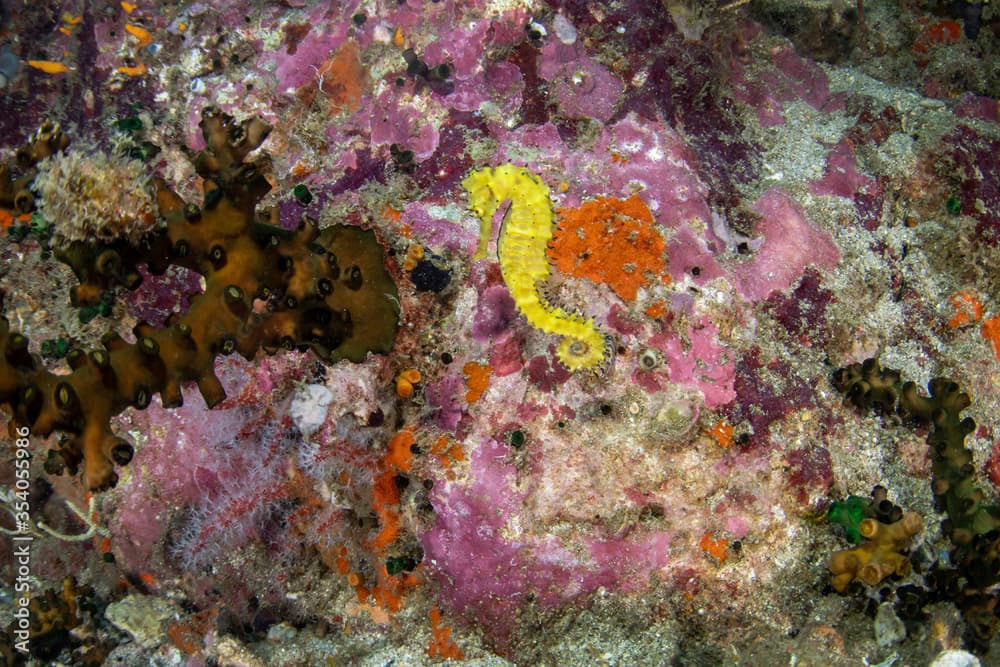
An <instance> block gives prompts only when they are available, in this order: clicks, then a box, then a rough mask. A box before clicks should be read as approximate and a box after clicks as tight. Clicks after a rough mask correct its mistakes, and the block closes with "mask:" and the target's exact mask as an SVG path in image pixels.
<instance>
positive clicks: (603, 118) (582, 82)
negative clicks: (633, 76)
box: [538, 41, 624, 123]
mask: <svg viewBox="0 0 1000 667" xmlns="http://www.w3.org/2000/svg"><path fill="white" fill-rule="evenodd" d="M538 73H539V75H540V76H541V77H542V78H543V79H545V80H546V81H548V82H549V83H550V84H551V85H552V87H553V90H554V94H555V98H556V100H557V101H558V103H559V113H560V114H561V115H562V116H564V117H566V118H593V119H594V120H598V121H600V122H602V123H605V122H607V121H608V120H610V119H611V116H612V114H613V113H614V111H615V108H616V107H617V105H618V101H619V99H620V98H621V94H622V91H623V90H624V85H623V84H622V82H621V81H620V80H619V79H618V78H617V77H616V76H615V75H614V74H612V73H611V72H609V71H608V69H607V68H606V67H604V66H603V65H601V64H599V63H597V62H594V61H593V60H592V59H590V58H588V57H586V56H582V55H579V51H578V49H577V48H574V47H571V46H565V45H562V44H559V43H558V42H556V41H551V42H549V43H548V44H546V45H545V47H544V48H543V49H542V60H541V62H540V63H539V66H538Z"/></svg>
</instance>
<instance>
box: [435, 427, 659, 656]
mask: <svg viewBox="0 0 1000 667" xmlns="http://www.w3.org/2000/svg"><path fill="white" fill-rule="evenodd" d="M510 455H511V450H510V447H509V446H508V445H505V444H503V443H500V442H498V441H496V440H493V439H490V440H487V441H486V442H484V443H482V444H481V445H480V446H479V447H477V448H476V449H475V452H474V453H473V455H472V460H471V461H470V475H471V481H469V482H468V483H466V484H449V485H447V487H445V488H443V489H441V490H438V489H435V491H434V493H433V494H432V496H431V502H432V503H433V504H434V506H435V509H436V512H437V519H436V522H435V525H434V527H433V528H432V529H431V530H430V531H428V532H427V533H425V534H424V535H423V537H422V540H421V544H422V546H423V548H424V553H425V560H426V562H427V563H428V566H429V570H430V573H431V576H432V577H434V578H435V579H438V580H440V581H442V582H443V583H445V582H446V585H445V586H444V587H443V593H444V597H445V599H446V601H447V602H448V604H449V606H450V607H451V608H452V609H454V610H455V611H456V612H458V613H459V614H460V615H461V616H463V617H464V618H467V619H469V620H471V619H477V622H479V623H485V625H486V626H488V627H489V628H490V632H491V637H492V640H493V641H494V642H495V643H496V645H497V646H498V648H500V649H501V650H503V649H505V648H506V645H507V643H508V642H509V641H510V638H511V635H512V633H514V631H515V627H516V625H517V623H518V614H517V613H516V612H517V611H518V610H519V609H521V608H522V607H523V605H525V604H526V603H528V602H529V600H534V601H535V602H536V603H538V604H541V605H544V606H546V607H552V606H555V605H558V604H560V603H562V602H565V601H567V600H572V599H575V598H577V597H580V596H585V595H587V594H590V593H593V592H594V591H595V590H597V588H598V587H601V586H604V587H608V588H622V587H624V588H625V589H629V590H642V589H643V588H644V587H645V585H644V584H643V583H641V582H644V581H646V580H647V577H648V574H649V573H650V572H653V571H656V570H659V569H660V568H663V567H665V566H666V564H667V562H668V557H669V552H670V538H669V535H668V534H667V533H664V532H655V531H654V532H648V533H645V534H643V533H637V534H634V535H625V536H619V537H616V538H607V537H596V538H595V537H588V538H585V539H582V540H581V541H580V542H579V543H578V544H576V545H571V544H569V543H567V541H566V540H565V539H564V538H561V537H559V536H557V535H556V534H555V533H552V534H546V533H544V532H534V531H523V530H519V529H518V528H516V527H515V524H512V523H511V522H513V521H514V520H515V519H516V518H517V517H518V516H520V515H522V512H523V510H522V507H523V505H524V503H525V502H526V500H527V496H526V494H525V493H524V492H522V491H518V490H516V486H515V480H516V478H517V471H516V469H515V468H514V467H513V466H512V465H511V464H509V463H506V462H505V461H506V460H507V459H509V457H510Z"/></svg>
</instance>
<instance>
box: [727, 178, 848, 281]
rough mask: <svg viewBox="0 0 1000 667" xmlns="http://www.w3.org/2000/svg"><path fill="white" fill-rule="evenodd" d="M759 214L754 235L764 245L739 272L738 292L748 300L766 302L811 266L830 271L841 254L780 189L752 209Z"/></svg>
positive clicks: (766, 196) (830, 240)
mask: <svg viewBox="0 0 1000 667" xmlns="http://www.w3.org/2000/svg"><path fill="white" fill-rule="evenodd" d="M753 210H754V211H756V212H757V213H759V214H760V215H761V221H760V223H759V224H758V226H757V229H756V232H757V233H759V234H761V235H763V237H764V244H763V245H762V246H761V248H760V250H758V251H757V253H756V254H755V255H754V258H753V259H752V260H751V261H750V262H749V263H747V264H745V265H743V266H742V267H740V269H739V276H738V281H739V289H740V293H741V294H742V295H743V296H744V297H745V298H747V299H752V300H755V301H756V300H759V299H766V298H767V297H768V295H770V294H771V292H774V291H781V290H785V289H788V288H789V287H791V286H792V285H793V284H794V283H795V281H796V280H797V279H798V278H799V276H801V275H802V272H803V270H804V269H805V268H806V267H807V266H810V265H815V266H819V267H822V268H825V269H829V268H832V267H833V266H835V265H836V264H837V262H838V261H839V260H840V251H839V250H838V249H837V246H836V244H834V242H833V239H831V238H830V235H829V234H827V233H826V232H824V231H822V230H820V229H818V228H816V227H815V226H814V225H813V224H811V223H810V222H809V221H808V220H807V219H806V217H805V213H804V212H803V210H802V207H801V206H800V205H799V204H798V203H797V202H796V201H795V200H794V199H792V197H791V196H790V195H789V194H788V193H786V192H785V191H784V190H781V189H780V188H771V189H770V190H768V191H766V192H765V193H764V194H763V195H761V197H760V199H758V200H757V202H756V203H755V204H754V206H753Z"/></svg>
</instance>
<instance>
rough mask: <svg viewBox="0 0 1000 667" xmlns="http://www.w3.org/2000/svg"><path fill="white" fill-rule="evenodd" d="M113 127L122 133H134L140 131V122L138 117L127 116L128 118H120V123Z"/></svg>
mask: <svg viewBox="0 0 1000 667" xmlns="http://www.w3.org/2000/svg"><path fill="white" fill-rule="evenodd" d="M115 127H117V128H118V129H119V130H121V131H122V132H135V131H136V130H139V129H142V121H141V120H140V119H139V117H138V116H129V117H128V118H122V119H121V120H120V121H118V122H117V123H115Z"/></svg>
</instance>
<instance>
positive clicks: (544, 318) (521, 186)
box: [462, 164, 606, 371]
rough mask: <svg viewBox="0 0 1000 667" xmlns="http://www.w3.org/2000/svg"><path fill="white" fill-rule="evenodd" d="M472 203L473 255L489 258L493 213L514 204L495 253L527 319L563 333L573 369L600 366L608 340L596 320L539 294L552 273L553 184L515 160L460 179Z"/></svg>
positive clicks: (566, 361)
mask: <svg viewBox="0 0 1000 667" xmlns="http://www.w3.org/2000/svg"><path fill="white" fill-rule="evenodd" d="M462 187H464V188H465V190H466V192H468V193H469V206H470V208H472V211H473V212H474V213H475V214H476V216H477V217H478V218H479V224H480V227H479V230H480V237H479V247H478V248H477V250H476V254H475V258H476V259H483V258H485V257H486V249H487V246H488V244H489V240H490V230H491V228H492V224H493V216H494V214H495V213H496V212H497V209H498V208H500V205H501V204H503V202H505V201H507V200H510V208H509V209H508V210H507V214H506V216H505V218H504V221H503V225H502V226H501V228H500V236H499V239H498V240H497V254H498V255H499V257H500V272H501V274H502V275H503V279H504V282H505V283H507V289H509V290H510V293H511V296H513V297H514V303H515V304H517V308H518V310H520V311H521V312H522V313H523V314H524V316H525V317H526V318H528V322H530V323H531V324H532V325H533V326H535V327H537V328H539V329H541V330H542V331H544V332H545V333H550V334H557V335H559V336H562V340H561V341H560V342H559V347H558V348H557V350H556V354H557V356H558V357H559V361H561V362H562V363H563V365H565V366H566V368H568V369H569V370H571V371H578V370H597V369H598V368H599V367H600V365H601V363H602V362H603V361H604V358H605V355H606V350H605V339H604V336H603V335H602V334H601V333H600V332H599V331H598V330H597V328H596V327H595V326H594V322H593V321H592V320H589V319H584V318H583V317H581V316H579V315H576V314H573V313H567V312H565V311H564V310H563V309H562V308H558V307H553V306H552V305H550V304H549V303H547V302H546V301H545V299H544V298H543V297H542V295H541V294H539V292H538V284H539V283H542V282H544V281H546V280H547V279H548V277H549V263H548V261H547V260H546V257H545V248H546V246H547V245H548V242H549V240H551V238H552V225H553V220H554V215H553V213H552V201H551V200H550V199H549V187H548V186H547V185H545V183H543V182H542V179H540V178H539V177H538V176H536V175H535V174H533V173H531V172H530V171H528V170H527V169H525V168H524V167H518V166H515V165H512V164H504V165H500V166H499V167H496V168H492V169H490V168H485V169H477V170H476V171H473V172H472V173H471V174H469V175H468V176H467V177H466V178H465V180H463V181H462Z"/></svg>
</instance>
